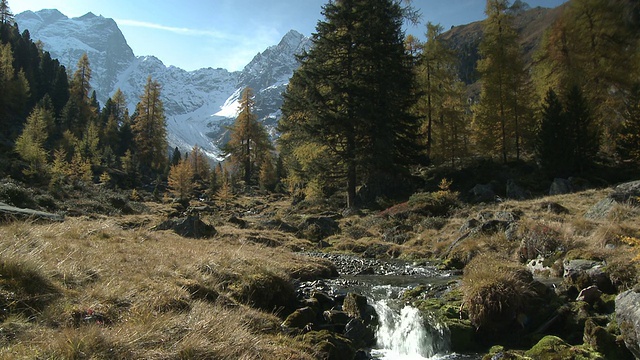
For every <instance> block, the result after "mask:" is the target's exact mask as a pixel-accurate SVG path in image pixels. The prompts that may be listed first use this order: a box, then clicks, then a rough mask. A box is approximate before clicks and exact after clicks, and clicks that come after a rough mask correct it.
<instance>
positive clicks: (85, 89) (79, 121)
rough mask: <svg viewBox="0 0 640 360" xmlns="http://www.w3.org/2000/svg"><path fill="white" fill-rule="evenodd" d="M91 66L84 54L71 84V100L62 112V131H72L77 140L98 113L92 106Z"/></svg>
mask: <svg viewBox="0 0 640 360" xmlns="http://www.w3.org/2000/svg"><path fill="white" fill-rule="evenodd" d="M91 73H92V70H91V66H90V64H89V56H88V55H87V53H84V54H83V55H82V56H81V57H80V59H79V60H78V64H77V65H76V71H75V72H74V73H73V77H72V78H71V82H70V83H69V100H68V101H67V104H66V105H65V106H64V108H63V110H62V116H61V117H62V119H61V122H62V126H61V130H62V131H65V130H69V131H71V132H72V133H73V134H74V135H75V136H76V137H77V138H81V137H82V133H83V132H84V131H85V130H86V127H87V126H88V125H89V123H90V122H93V121H95V117H96V116H97V111H98V109H96V108H95V107H93V106H92V104H91Z"/></svg>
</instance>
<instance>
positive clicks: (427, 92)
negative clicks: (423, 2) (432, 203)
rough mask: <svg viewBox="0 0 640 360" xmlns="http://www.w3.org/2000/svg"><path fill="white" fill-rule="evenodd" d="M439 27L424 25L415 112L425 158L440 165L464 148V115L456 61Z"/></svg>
mask: <svg viewBox="0 0 640 360" xmlns="http://www.w3.org/2000/svg"><path fill="white" fill-rule="evenodd" d="M442 31H443V29H442V26H440V25H435V24H432V23H430V22H429V23H428V24H427V33H426V37H427V41H426V42H425V43H424V45H423V48H422V52H421V55H420V61H419V62H418V64H419V65H418V79H419V84H420V90H421V94H422V96H421V98H420V101H419V102H418V110H419V112H420V113H421V115H422V116H424V118H425V123H424V128H425V133H426V148H427V157H428V158H429V160H430V161H436V162H442V161H444V160H452V159H454V158H455V157H456V156H460V155H461V154H462V153H463V151H462V149H463V148H464V147H465V144H464V142H465V138H466V128H467V123H466V116H465V113H464V103H463V92H462V91H463V89H462V86H463V85H462V83H461V82H460V81H459V80H458V77H457V68H456V59H455V55H454V53H453V51H451V50H450V49H449V48H448V47H447V46H446V45H445V44H444V42H443V41H442V39H441V35H442Z"/></svg>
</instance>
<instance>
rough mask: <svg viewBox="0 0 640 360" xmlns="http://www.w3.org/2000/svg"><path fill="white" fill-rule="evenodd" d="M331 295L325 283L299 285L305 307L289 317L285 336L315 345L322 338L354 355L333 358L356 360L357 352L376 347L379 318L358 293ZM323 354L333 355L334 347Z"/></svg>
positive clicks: (299, 293) (285, 322) (286, 322)
mask: <svg viewBox="0 0 640 360" xmlns="http://www.w3.org/2000/svg"><path fill="white" fill-rule="evenodd" d="M330 291H331V290H330V289H329V287H328V285H327V284H326V283H325V282H324V281H321V280H317V281H313V282H305V283H301V284H299V286H298V302H299V305H300V306H302V307H300V308H298V309H296V310H295V311H294V312H293V313H291V314H290V315H289V316H287V318H286V319H285V320H284V321H283V322H282V325H281V326H282V329H283V330H284V331H285V333H290V334H295V335H298V336H305V339H306V337H309V338H310V339H311V341H312V342H313V339H315V338H316V337H321V338H323V339H324V340H325V341H329V342H330V343H332V344H334V345H336V346H339V347H341V348H343V350H344V351H345V352H346V353H347V354H352V357H334V356H338V355H337V354H336V355H333V356H330V357H329V358H331V359H334V358H335V359H339V358H344V359H353V356H355V354H356V350H358V349H366V348H371V347H373V346H374V345H375V343H376V337H375V328H376V326H377V325H378V321H377V319H378V315H377V314H376V311H375V310H374V308H373V307H372V306H371V305H369V304H368V302H367V298H366V297H364V296H362V295H359V294H355V293H348V294H346V295H330ZM316 345H318V344H316ZM321 350H322V351H325V352H329V353H331V351H332V350H331V347H330V348H327V349H324V348H323V347H321ZM340 356H345V354H341V355H340ZM365 358H368V357H365Z"/></svg>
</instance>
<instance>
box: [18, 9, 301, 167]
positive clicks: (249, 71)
mask: <svg viewBox="0 0 640 360" xmlns="http://www.w3.org/2000/svg"><path fill="white" fill-rule="evenodd" d="M15 20H16V22H17V23H18V26H19V28H20V30H21V31H23V30H29V33H30V35H31V38H32V39H33V40H34V41H36V40H40V41H41V42H42V43H43V45H44V49H45V50H47V51H49V52H50V53H51V56H52V57H53V58H57V59H58V60H59V61H60V63H61V64H63V65H65V66H66V67H67V72H68V73H73V71H75V68H76V64H77V62H78V60H79V59H80V57H81V56H82V54H83V53H85V52H86V53H87V55H88V56H89V62H90V65H91V69H92V82H91V83H92V84H91V85H92V87H93V89H94V90H95V91H96V94H97V95H98V100H99V101H100V103H101V104H104V102H105V101H106V99H107V98H108V97H109V96H111V95H112V94H113V93H114V92H115V91H116V90H117V89H118V88H119V89H120V90H121V91H122V92H123V93H124V95H125V97H126V99H127V102H128V105H129V109H130V111H133V109H134V108H135V105H136V103H137V102H138V101H139V97H140V95H141V94H142V91H143V89H144V84H145V83H146V80H147V77H149V76H151V77H152V78H153V79H154V80H157V81H158V82H159V83H160V84H161V85H162V100H163V102H164V107H165V114H166V116H167V130H168V137H169V143H170V145H171V146H172V147H173V146H177V147H179V148H180V149H181V150H185V151H189V150H190V149H191V148H192V147H193V145H196V144H197V145H198V146H199V147H201V148H202V149H203V150H205V152H207V153H208V154H209V155H210V156H211V157H216V156H217V155H218V154H219V145H220V143H221V141H222V139H223V137H224V133H225V131H226V130H225V126H226V125H228V124H230V123H231V122H232V121H233V119H234V118H235V116H236V111H237V108H238V99H239V97H240V94H241V92H242V90H243V89H244V88H246V87H251V88H252V89H253V91H254V94H255V95H256V109H255V111H256V113H257V115H258V116H259V118H260V119H262V120H263V121H264V123H265V125H266V126H267V127H268V128H270V130H273V126H274V124H275V122H276V120H277V118H278V117H279V114H280V111H279V109H280V106H281V104H282V92H283V91H284V90H285V88H286V84H287V83H288V81H289V78H290V77H291V75H292V74H293V71H294V70H295V69H296V68H297V67H298V63H297V60H296V58H295V54H298V53H300V52H301V51H302V50H303V49H306V48H308V47H309V46H310V44H311V42H310V40H309V39H308V38H306V37H305V36H303V35H302V34H300V33H298V32H296V31H294V30H292V31H290V32H289V33H287V34H286V35H285V36H284V38H283V39H282V41H281V42H280V43H279V44H278V45H275V46H271V47H269V48H268V49H266V50H265V51H264V52H262V53H260V54H258V55H256V56H255V57H254V59H253V60H252V61H251V62H250V63H249V64H248V65H247V66H246V67H245V68H244V69H243V70H242V71H236V72H229V71H227V70H225V69H212V68H206V69H200V70H196V71H185V70H183V69H180V68H177V67H175V66H169V67H167V66H165V65H164V64H163V63H162V61H160V60H159V59H157V58H155V57H153V56H138V57H136V56H135V55H134V53H133V51H132V50H131V48H130V47H129V45H128V44H127V42H126V39H125V38H124V36H123V35H122V32H121V31H120V29H119V28H118V26H117V24H116V22H115V21H114V20H112V19H108V18H104V17H102V16H96V15H94V14H92V13H88V14H86V15H83V16H81V17H77V18H68V17H67V16H65V15H64V14H62V13H60V12H59V11H58V10H41V11H38V12H32V11H26V12H23V13H20V14H18V15H16V16H15Z"/></svg>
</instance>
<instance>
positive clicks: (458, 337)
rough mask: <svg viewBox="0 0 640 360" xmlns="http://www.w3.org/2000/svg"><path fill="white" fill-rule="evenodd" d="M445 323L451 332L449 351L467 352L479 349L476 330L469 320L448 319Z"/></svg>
mask: <svg viewBox="0 0 640 360" xmlns="http://www.w3.org/2000/svg"><path fill="white" fill-rule="evenodd" d="M445 324H446V325H447V328H448V329H449V333H450V334H451V351H453V352H457V353H467V352H474V351H478V350H479V349H480V345H479V344H478V342H477V341H476V331H475V329H474V328H473V326H472V325H471V321H469V320H460V319H448V320H447V321H445Z"/></svg>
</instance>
